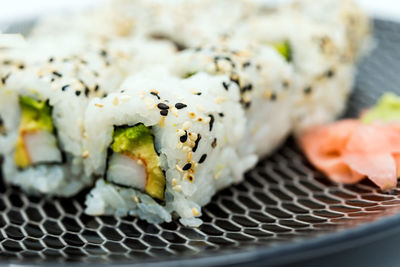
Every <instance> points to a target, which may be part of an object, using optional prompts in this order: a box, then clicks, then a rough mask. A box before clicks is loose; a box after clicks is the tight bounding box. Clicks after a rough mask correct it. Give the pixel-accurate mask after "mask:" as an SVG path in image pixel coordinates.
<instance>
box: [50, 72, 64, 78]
mask: <svg viewBox="0 0 400 267" xmlns="http://www.w3.org/2000/svg"><path fill="white" fill-rule="evenodd" d="M52 73H53V75H54V76H57V77H59V78H61V77H62V74H61V73H59V72H57V71H53V72H52Z"/></svg>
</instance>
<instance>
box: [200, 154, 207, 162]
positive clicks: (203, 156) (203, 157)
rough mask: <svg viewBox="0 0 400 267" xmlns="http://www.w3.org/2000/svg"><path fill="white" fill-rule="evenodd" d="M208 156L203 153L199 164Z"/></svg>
mask: <svg viewBox="0 0 400 267" xmlns="http://www.w3.org/2000/svg"><path fill="white" fill-rule="evenodd" d="M206 158H207V154H203V155H201V158H200V159H199V164H201V163H203V162H204V161H205V160H206Z"/></svg>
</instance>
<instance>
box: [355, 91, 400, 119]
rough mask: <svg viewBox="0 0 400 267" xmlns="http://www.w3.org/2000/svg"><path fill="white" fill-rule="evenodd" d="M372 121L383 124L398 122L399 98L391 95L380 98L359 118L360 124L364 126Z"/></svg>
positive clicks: (399, 116)
mask: <svg viewBox="0 0 400 267" xmlns="http://www.w3.org/2000/svg"><path fill="white" fill-rule="evenodd" d="M374 121H380V122H384V123H390V122H396V121H397V122H398V121H400V97H399V96H397V95H395V94H393V93H385V94H384V95H383V96H381V98H380V99H379V100H378V102H377V103H376V105H375V106H374V107H372V108H371V109H370V110H368V111H367V112H365V113H364V114H363V115H362V117H361V122H363V123H365V124H368V123H372V122H374Z"/></svg>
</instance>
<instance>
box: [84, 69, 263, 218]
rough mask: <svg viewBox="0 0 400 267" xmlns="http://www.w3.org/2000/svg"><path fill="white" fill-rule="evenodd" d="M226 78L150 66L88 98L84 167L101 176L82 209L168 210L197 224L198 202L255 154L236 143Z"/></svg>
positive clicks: (158, 214)
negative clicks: (115, 88) (113, 89)
mask: <svg viewBox="0 0 400 267" xmlns="http://www.w3.org/2000/svg"><path fill="white" fill-rule="evenodd" d="M155 77H157V79H155ZM228 82H229V78H228V77H227V76H218V77H213V76H209V75H206V74H196V75H194V76H192V77H191V78H190V79H178V78H174V77H171V75H169V74H168V73H167V72H164V74H163V73H162V72H161V71H160V72H158V71H157V70H151V71H148V72H147V73H144V74H138V75H136V76H133V77H131V78H128V79H127V80H126V81H125V82H124V83H123V85H122V86H121V91H120V92H118V93H112V94H109V95H108V96H107V97H105V98H102V99H94V100H92V101H91V103H90V105H89V107H88V109H87V112H86V119H85V135H86V136H87V139H86V149H87V151H88V158H87V159H86V161H85V167H86V172H87V173H88V174H95V175H97V176H101V177H103V178H102V179H99V180H98V181H97V183H96V186H95V188H94V189H93V190H92V191H91V192H90V194H89V195H88V196H87V199H86V206H87V207H86V210H85V212H86V213H88V214H91V215H104V214H108V215H110V214H113V215H117V216H124V215H128V214H129V215H133V216H138V217H139V218H141V219H144V220H147V221H148V222H151V223H161V222H169V221H171V219H172V217H173V216H176V217H178V218H180V222H181V223H182V224H184V225H187V226H198V225H200V224H201V223H202V221H201V219H200V218H199V217H200V216H201V207H202V206H203V205H205V204H206V203H208V202H209V201H210V200H211V197H212V196H213V195H214V194H215V193H216V191H218V190H220V189H222V188H224V187H226V186H228V185H231V184H232V183H236V182H239V181H241V180H242V179H243V174H244V172H245V171H246V170H248V169H249V168H251V167H253V166H254V164H255V163H256V161H257V157H256V156H255V155H254V154H252V153H247V154H246V153H243V152H240V151H238V149H237V147H236V144H237V143H239V142H241V140H242V139H243V138H244V133H245V118H244V113H243V110H242V107H241V106H240V104H239V94H238V89H237V88H235V87H237V85H235V84H232V85H231V86H232V90H231V91H230V92H228V91H226V90H225V88H224V86H223V84H224V83H228ZM217 94H218V95H219V96H221V97H225V99H226V100H225V101H222V102H221V101H219V100H218V99H216V95H217Z"/></svg>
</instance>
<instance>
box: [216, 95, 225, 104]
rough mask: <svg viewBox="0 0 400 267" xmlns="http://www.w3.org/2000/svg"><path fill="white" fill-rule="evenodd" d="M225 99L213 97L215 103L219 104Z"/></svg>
mask: <svg viewBox="0 0 400 267" xmlns="http://www.w3.org/2000/svg"><path fill="white" fill-rule="evenodd" d="M225 101H226V97H217V98H216V99H215V103H217V104H221V103H223V102H225Z"/></svg>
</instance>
